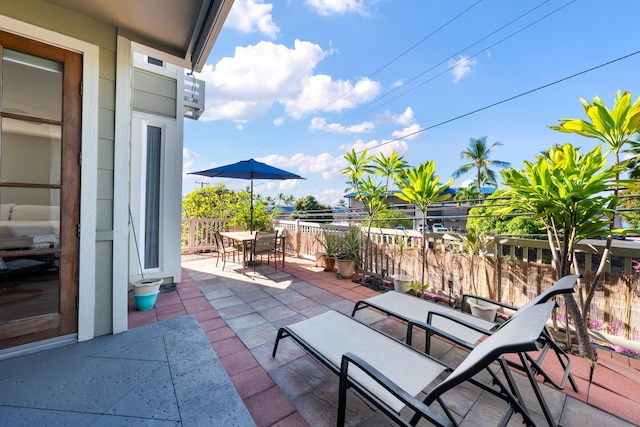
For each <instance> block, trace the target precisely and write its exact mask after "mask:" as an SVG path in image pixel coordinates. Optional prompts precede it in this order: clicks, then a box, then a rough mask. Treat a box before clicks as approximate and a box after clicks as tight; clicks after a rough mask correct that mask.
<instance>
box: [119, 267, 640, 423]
mask: <svg viewBox="0 0 640 427" xmlns="http://www.w3.org/2000/svg"><path fill="white" fill-rule="evenodd" d="M182 267H183V277H182V282H181V283H179V284H178V286H177V292H168V293H164V294H160V295H159V298H158V301H157V303H156V307H155V308H154V309H153V310H150V311H146V312H138V311H135V309H134V308H133V301H131V306H130V307H131V309H130V315H129V327H130V328H135V327H137V326H141V325H145V324H149V323H155V322H159V321H163V320H167V319H172V318H175V317H179V316H183V315H186V314H192V315H194V316H195V317H196V319H197V320H198V321H199V324H200V326H201V327H202V329H203V331H204V333H205V334H206V337H207V338H208V340H209V342H210V344H211V346H212V348H213V349H214V350H215V352H216V354H217V355H218V357H219V358H220V361H221V362H222V365H223V366H224V368H225V369H226V372H227V373H228V375H229V377H230V379H231V381H232V383H233V384H234V385H235V387H236V389H237V391H238V393H239V395H240V397H241V398H242V400H243V401H244V404H245V405H246V407H247V409H248V410H249V413H250V414H251V416H252V417H253V419H254V421H255V423H256V424H257V425H258V426H304V425H311V426H325V425H335V417H336V412H337V409H336V408H337V389H338V378H337V376H335V375H333V374H332V373H330V372H329V371H328V370H327V369H326V368H324V367H323V366H322V365H321V364H320V363H318V362H317V361H316V360H315V359H313V358H312V357H310V356H309V355H307V354H306V352H305V351H303V350H302V349H301V348H300V347H298V346H297V345H296V344H295V343H293V342H292V341H291V340H283V341H282V342H281V344H280V347H279V350H278V354H277V356H276V357H275V358H272V357H271V351H272V348H273V343H274V340H275V337H276V332H277V330H278V328H279V327H281V326H284V325H288V324H291V323H295V322H298V321H300V320H304V319H306V318H309V317H313V316H315V315H318V314H320V313H323V312H325V311H328V310H337V311H341V312H344V313H348V314H350V313H351V310H352V309H353V305H354V302H355V301H357V300H359V299H363V298H366V297H369V296H372V295H375V294H376V292H375V291H372V290H370V289H368V288H366V287H363V286H360V285H358V284H356V283H352V282H351V281H349V280H338V279H336V278H335V275H333V274H330V273H326V272H323V271H322V269H321V268H316V267H313V263H312V262H311V261H308V260H304V259H298V258H292V257H288V258H287V265H286V267H285V268H284V271H283V270H282V269H281V267H280V266H278V269H277V270H275V269H274V268H273V266H266V265H263V266H260V267H258V269H257V273H256V274H255V275H254V274H253V272H251V271H249V270H248V272H247V274H246V275H243V274H241V273H240V272H239V271H241V267H240V266H239V265H233V264H231V265H230V264H227V268H225V271H222V270H221V269H220V268H216V267H215V260H214V259H213V258H212V256H211V255H208V254H204V255H185V256H183V258H182ZM236 270H237V271H236ZM363 312H366V313H361V314H358V316H357V317H358V318H359V319H360V320H364V321H365V322H367V323H370V324H374V326H375V327H376V328H378V329H381V330H383V331H384V332H386V333H389V334H391V335H394V336H404V326H403V325H402V324H400V323H399V322H397V321H395V320H393V319H388V318H386V317H384V316H382V315H380V314H378V313H376V312H374V311H372V310H363ZM417 346H419V343H418V344H417ZM459 352H460V350H459V349H456V348H453V347H452V346H450V345H448V344H444V343H442V345H441V346H439V348H438V354H437V356H438V357H442V358H443V359H447V360H459V358H460V357H461V355H460V354H459ZM638 362H640V361H638V360H635V359H629V358H627V357H622V356H619V355H616V354H614V353H610V352H606V351H601V352H600V353H599V360H598V364H597V366H596V369H595V374H594V379H593V383H592V384H591V386H589V384H588V381H587V380H586V379H587V378H588V375H589V365H588V363H587V362H586V361H585V360H582V359H578V358H576V359H575V361H574V363H573V368H572V372H573V374H574V376H575V377H577V381H578V385H579V388H580V392H579V393H574V392H573V391H572V390H570V387H567V390H566V393H562V392H558V391H557V390H555V389H551V388H549V387H546V386H543V389H544V394H545V396H546V399H547V403H548V404H549V407H550V408H551V411H552V413H553V416H554V418H555V419H556V421H559V423H560V424H561V425H563V426H580V427H585V426H590V425H594V426H595V425H599V426H600V425H607V426H610V427H611V426H627V425H637V424H640V398H639V397H638V395H637V393H636V391H637V390H638V386H640V373H639V372H638V370H637V369H640V363H638ZM407 370H408V372H410V367H407ZM518 377H519V378H518V380H519V381H522V387H521V390H523V391H524V390H528V389H529V388H530V387H528V386H527V384H526V381H525V378H524V377H521V376H519V375H518ZM468 391H469V390H467V392H468ZM524 398H525V401H527V402H529V401H530V403H529V404H528V407H529V409H530V410H531V412H532V413H533V416H534V419H536V420H539V423H540V425H544V424H545V421H544V418H543V417H542V415H541V413H540V410H539V405H538V404H537V402H536V401H535V400H533V399H534V398H533V396H525V397H524ZM448 399H450V402H451V403H453V405H454V406H456V407H457V413H458V415H460V418H461V419H464V421H462V423H463V425H482V426H489V425H495V423H496V422H497V421H496V420H497V418H496V417H497V416H499V414H498V413H497V412H501V411H493V410H490V409H489V408H491V405H492V404H493V406H495V400H490V399H489V398H488V397H487V396H483V393H478V392H475V394H474V395H473V396H472V397H471V398H470V396H469V394H465V395H464V396H463V395H456V393H452V395H451V396H449V397H448ZM348 402H349V403H348V415H347V423H348V425H353V426H360V425H362V426H365V425H366V426H370V425H376V426H385V425H390V422H389V421H388V420H387V419H386V418H385V417H384V416H383V415H382V414H380V413H379V412H376V411H375V410H374V409H372V408H371V407H370V406H369V405H367V404H366V403H364V402H363V401H361V400H360V399H357V398H351V399H349V400H348ZM458 402H459V403H460V404H458ZM492 402H493V403H492ZM520 421H521V417H519V416H515V417H514V418H513V419H512V421H511V424H513V425H519V424H521V423H520ZM511 424H510V425H511Z"/></svg>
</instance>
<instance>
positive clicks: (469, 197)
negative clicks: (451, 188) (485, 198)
mask: <svg viewBox="0 0 640 427" xmlns="http://www.w3.org/2000/svg"><path fill="white" fill-rule="evenodd" d="M481 197H482V193H481V192H480V190H479V189H478V187H476V185H475V184H472V185H469V186H468V187H462V188H459V189H458V191H456V195H455V196H453V199H454V200H458V206H461V205H462V202H463V201H466V202H467V204H468V205H475V204H476V200H477V199H479V198H481Z"/></svg>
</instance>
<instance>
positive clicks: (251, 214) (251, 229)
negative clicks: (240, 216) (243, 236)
mask: <svg viewBox="0 0 640 427" xmlns="http://www.w3.org/2000/svg"><path fill="white" fill-rule="evenodd" d="M250 196H251V199H250V202H249V231H250V232H251V233H253V174H251V194H250Z"/></svg>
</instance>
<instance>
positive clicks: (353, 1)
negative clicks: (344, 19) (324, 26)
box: [305, 0, 367, 16]
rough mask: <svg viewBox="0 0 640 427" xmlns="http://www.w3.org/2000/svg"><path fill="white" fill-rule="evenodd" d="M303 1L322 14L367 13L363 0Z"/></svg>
mask: <svg viewBox="0 0 640 427" xmlns="http://www.w3.org/2000/svg"><path fill="white" fill-rule="evenodd" d="M305 3H306V4H307V5H308V6H310V7H311V8H312V9H313V10H315V11H316V13H318V14H320V15H324V16H328V15H333V14H336V13H348V12H355V13H359V14H361V15H367V8H366V6H365V0H306V2H305Z"/></svg>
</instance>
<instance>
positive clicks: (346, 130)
mask: <svg viewBox="0 0 640 427" xmlns="http://www.w3.org/2000/svg"><path fill="white" fill-rule="evenodd" d="M375 127H376V126H375V125H374V124H373V123H371V122H362V123H358V124H355V125H352V126H343V125H341V124H340V123H327V120H326V119H323V118H322V117H314V118H313V119H312V120H311V125H309V130H323V131H325V132H333V133H340V134H346V135H349V134H354V133H369V132H373V130H374V129H375Z"/></svg>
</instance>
